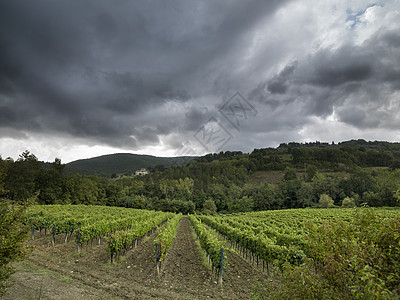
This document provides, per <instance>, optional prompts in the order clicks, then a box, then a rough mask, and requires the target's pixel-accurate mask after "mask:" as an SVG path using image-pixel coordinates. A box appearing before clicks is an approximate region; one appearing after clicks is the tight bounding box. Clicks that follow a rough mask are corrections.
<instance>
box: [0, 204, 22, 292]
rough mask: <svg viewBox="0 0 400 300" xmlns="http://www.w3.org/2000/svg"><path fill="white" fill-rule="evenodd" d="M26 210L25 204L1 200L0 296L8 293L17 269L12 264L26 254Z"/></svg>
mask: <svg viewBox="0 0 400 300" xmlns="http://www.w3.org/2000/svg"><path fill="white" fill-rule="evenodd" d="M25 211H26V206H25V205H17V204H12V203H11V202H10V201H7V200H0V296H1V295H4V294H5V293H6V291H7V287H9V286H10V283H9V282H8V279H9V278H10V276H11V275H12V274H13V273H14V271H15V270H14V268H13V267H12V266H11V265H10V264H11V263H12V262H14V261H17V260H21V259H22V258H24V257H25V255H26V251H25V247H24V241H25V239H26V238H27V233H28V230H27V227H26V226H25V225H23V223H22V221H23V220H24V219H25Z"/></svg>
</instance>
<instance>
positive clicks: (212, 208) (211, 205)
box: [203, 199, 217, 214]
mask: <svg viewBox="0 0 400 300" xmlns="http://www.w3.org/2000/svg"><path fill="white" fill-rule="evenodd" d="M203 212H204V213H206V214H213V213H216V212H217V206H216V205H215V202H214V201H212V200H211V199H208V200H206V201H205V202H204V204H203Z"/></svg>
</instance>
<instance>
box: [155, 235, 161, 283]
mask: <svg viewBox="0 0 400 300" xmlns="http://www.w3.org/2000/svg"><path fill="white" fill-rule="evenodd" d="M160 252H161V249H160V243H157V244H156V270H157V276H158V275H160Z"/></svg>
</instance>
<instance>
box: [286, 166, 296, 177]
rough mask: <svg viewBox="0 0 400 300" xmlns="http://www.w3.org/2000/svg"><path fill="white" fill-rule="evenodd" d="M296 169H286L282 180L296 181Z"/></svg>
mask: <svg viewBox="0 0 400 300" xmlns="http://www.w3.org/2000/svg"><path fill="white" fill-rule="evenodd" d="M296 178H297V175H296V169H294V168H290V167H287V168H286V170H285V175H284V176H283V179H284V180H293V179H296Z"/></svg>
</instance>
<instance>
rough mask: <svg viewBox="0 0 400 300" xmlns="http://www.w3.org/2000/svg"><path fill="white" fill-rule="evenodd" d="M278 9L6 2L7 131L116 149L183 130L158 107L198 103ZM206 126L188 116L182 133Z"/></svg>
mask: <svg viewBox="0 0 400 300" xmlns="http://www.w3.org/2000/svg"><path fill="white" fill-rule="evenodd" d="M279 5H282V3H281V1H268V2H267V1H248V2H246V3H244V2H242V1H231V2H229V3H228V2H219V3H218V2H214V1H202V2H198V3H192V2H190V3H189V2H186V1H168V2H157V3H155V2H140V1H129V2H113V1H97V0H96V1H94V0H87V1H50V0H39V1H34V2H33V1H19V0H17V1H15V0H12V1H11V0H9V1H1V3H0V107H2V112H1V114H0V117H1V121H0V126H2V127H3V128H19V129H21V130H26V131H35V132H37V133H40V132H45V133H48V132H53V133H59V134H61V135H62V134H68V135H74V136H78V137H84V138H88V139H94V140H98V141H101V142H102V143H106V144H109V145H113V146H119V147H121V146H122V147H123V146H128V147H132V146H135V145H137V144H138V143H140V142H142V143H143V144H154V143H157V142H158V141H159V138H158V135H159V134H168V133H169V132H173V131H176V130H178V129H179V126H180V125H179V124H177V122H169V121H168V120H165V119H164V120H163V118H168V115H167V114H163V113H162V112H160V110H157V108H158V107H159V106H162V105H164V104H165V103H166V102H168V101H176V102H180V103H185V102H188V101H196V99H194V98H193V95H192V94H195V95H197V96H199V95H200V94H201V92H202V89H203V86H207V89H209V87H208V86H209V82H207V80H208V79H207V80H206V79H205V78H206V77H207V74H209V73H210V72H211V73H213V72H215V69H214V68H216V67H217V66H214V63H216V62H218V61H219V60H220V58H221V57H222V58H223V57H225V56H226V55H227V53H231V54H232V55H234V54H235V53H236V52H235V51H236V50H235V49H238V48H240V42H241V37H242V36H244V35H245V34H246V33H247V32H248V31H249V30H251V28H253V27H254V26H256V24H257V22H259V21H260V20H261V19H264V18H265V17H266V16H268V15H269V14H272V13H273V12H274V11H275V10H276V8H277V7H279ZM213 76H215V74H214V75H213ZM210 80H212V79H210ZM203 81H204V82H203ZM199 93H200V94H199ZM153 111H157V113H155V112H153ZM144 116H148V117H149V119H147V120H144V119H143V118H144ZM202 120H203V117H201V113H199V112H197V111H196V109H189V112H188V113H187V114H186V120H185V121H184V122H183V125H182V126H183V128H184V129H185V130H194V128H196V127H197V126H198V125H199V123H201V121H202ZM164 123H165V124H164ZM1 132H2V133H3V134H5V133H6V131H5V130H2V131H1Z"/></svg>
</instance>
